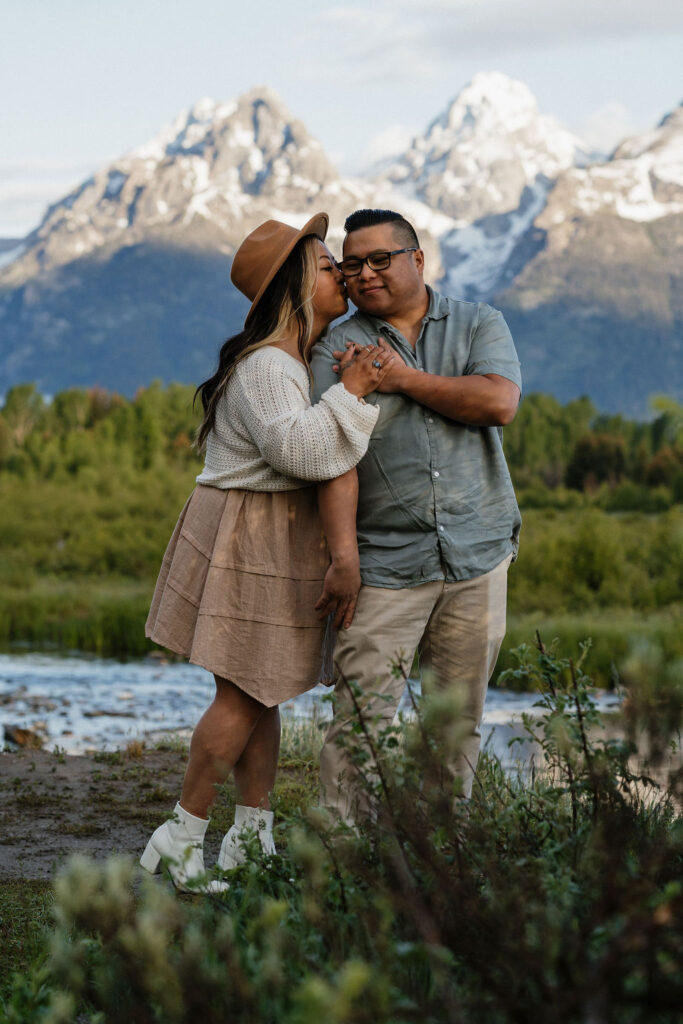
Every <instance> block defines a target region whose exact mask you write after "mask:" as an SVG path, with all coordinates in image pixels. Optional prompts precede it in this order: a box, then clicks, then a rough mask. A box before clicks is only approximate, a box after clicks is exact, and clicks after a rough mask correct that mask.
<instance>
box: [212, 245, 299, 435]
mask: <svg viewBox="0 0 683 1024" xmlns="http://www.w3.org/2000/svg"><path fill="white" fill-rule="evenodd" d="M317 277H318V238H316V237H315V236H314V235H307V236H306V237H305V238H302V239H301V241H300V242H298V243H297V245H296V246H295V247H294V249H293V250H292V252H291V253H290V254H289V256H288V257H287V259H286V260H285V262H284V263H283V265H282V266H281V267H280V269H279V270H278V272H277V274H276V275H275V277H274V278H273V280H272V281H271V282H270V284H269V285H268V287H267V288H266V290H265V292H264V293H263V296H262V297H261V300H260V301H259V303H258V305H257V307H256V309H255V310H254V312H253V314H252V317H251V319H250V321H249V324H248V325H247V326H246V327H245V328H244V329H243V330H242V331H240V333H239V334H236V335H234V336H233V337H232V338H228V340H227V341H226V342H225V343H224V344H223V346H222V348H221V350H220V353H219V356H218V369H217V370H216V372H215V373H214V374H213V376H212V377H209V379H208V380H205V381H204V383H203V384H200V385H199V387H198V388H197V390H196V391H195V395H194V397H195V400H196V398H197V395H199V396H200V397H201V401H202V407H203V409H204V417H203V419H202V422H201V424H200V426H199V429H198V431H197V437H196V442H195V444H196V447H197V448H198V449H199V450H201V449H202V448H203V447H204V445H205V444H206V438H207V437H208V434H209V431H210V430H211V428H212V427H213V425H214V423H215V421H216V408H217V405H218V402H219V401H220V399H221V398H222V397H223V395H224V394H225V389H226V387H227V386H228V381H229V380H230V377H231V375H232V373H233V371H234V369H235V367H236V366H237V364H238V363H239V362H240V361H241V360H242V359H244V358H246V356H248V355H249V354H250V353H251V352H255V351H256V350H257V349H259V348H263V346H264V345H273V344H275V343H277V342H279V341H283V340H284V339H285V338H286V337H288V336H290V335H291V333H292V329H293V328H294V327H295V328H296V331H297V345H298V349H299V352H300V354H301V357H302V359H303V360H304V362H305V364H306V366H308V365H309V362H310V352H311V348H312V346H313V296H314V294H315V286H316V280H317Z"/></svg>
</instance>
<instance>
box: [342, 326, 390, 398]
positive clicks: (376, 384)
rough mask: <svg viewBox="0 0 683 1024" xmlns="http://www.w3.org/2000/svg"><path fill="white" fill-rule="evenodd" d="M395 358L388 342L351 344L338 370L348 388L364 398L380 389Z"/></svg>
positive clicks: (353, 393)
mask: <svg viewBox="0 0 683 1024" xmlns="http://www.w3.org/2000/svg"><path fill="white" fill-rule="evenodd" d="M382 340H383V339H380V341H382ZM335 356H336V352H335ZM395 360H396V353H395V352H394V350H393V349H392V348H390V347H389V346H388V345H387V344H386V342H384V345H383V346H380V345H366V346H359V345H351V346H349V347H348V348H347V351H346V353H345V354H344V355H343V356H342V357H341V359H340V361H339V364H338V370H337V372H338V373H339V377H340V379H341V381H342V383H343V385H344V387H345V388H346V390H347V391H350V392H351V394H352V395H355V396H356V397H357V398H362V397H363V396H364V395H369V394H370V392H371V391H376V390H379V389H380V385H381V384H382V381H383V380H384V378H385V377H386V376H387V374H388V373H389V371H390V370H391V368H392V366H393V364H394V361H395Z"/></svg>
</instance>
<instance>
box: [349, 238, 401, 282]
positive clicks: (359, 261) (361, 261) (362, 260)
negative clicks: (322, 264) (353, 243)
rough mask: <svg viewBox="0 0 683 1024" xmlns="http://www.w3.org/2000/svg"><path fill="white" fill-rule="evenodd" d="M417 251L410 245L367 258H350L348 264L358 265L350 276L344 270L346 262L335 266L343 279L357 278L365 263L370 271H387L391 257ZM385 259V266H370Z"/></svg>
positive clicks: (372, 254)
mask: <svg viewBox="0 0 683 1024" xmlns="http://www.w3.org/2000/svg"><path fill="white" fill-rule="evenodd" d="M417 249H418V247H417V246H416V245H412V246H410V248H408V249H393V250H392V251H391V252H384V250H381V251H380V252H371V253H370V254H369V255H368V256H362V257H361V256H351V257H350V258H349V261H348V262H353V263H354V264H358V270H354V271H353V272H352V273H351V274H349V273H347V271H345V270H344V263H345V262H347V261H346V260H342V261H341V263H338V264H337V266H338V268H339V269H340V270H341V272H342V274H343V275H344V277H358V275H359V274H360V272H361V270H362V269H363V264H364V263H367V265H368V267H369V268H370V270H380V271H381V270H388V269H389V267H390V266H391V257H392V256H399V255H400V254H401V253H402V252H417ZM385 257H388V261H387V264H386V266H382V267H373V265H372V261H373V260H377V259H381V260H384V258H385Z"/></svg>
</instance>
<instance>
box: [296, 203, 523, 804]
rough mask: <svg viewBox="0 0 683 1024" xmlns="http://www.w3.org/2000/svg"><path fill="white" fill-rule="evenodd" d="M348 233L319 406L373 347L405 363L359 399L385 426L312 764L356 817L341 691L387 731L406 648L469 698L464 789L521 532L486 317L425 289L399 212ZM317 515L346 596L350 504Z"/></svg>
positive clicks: (369, 479)
mask: <svg viewBox="0 0 683 1024" xmlns="http://www.w3.org/2000/svg"><path fill="white" fill-rule="evenodd" d="M345 230H346V232H347V234H346V237H345V240H344V249H343V259H342V263H341V270H342V273H343V274H344V277H345V280H346V287H347V290H348V294H349V298H350V299H351V301H352V302H353V303H354V305H355V306H356V307H357V312H356V313H355V314H354V316H352V317H351V318H350V320H347V321H345V322H343V323H341V324H340V325H339V326H337V327H335V328H333V329H332V331H331V332H330V333H329V335H328V336H327V337H326V338H324V339H323V341H322V342H320V343H319V344H318V345H317V346H316V348H315V349H314V355H313V359H312V364H311V369H312V372H313V379H314V401H317V400H318V398H319V397H320V395H321V394H322V392H323V391H325V390H326V389H327V388H328V387H330V386H331V385H332V384H334V383H335V382H336V381H337V380H338V377H337V375H336V373H335V367H337V368H338V372H341V373H343V370H344V366H345V365H346V363H347V362H348V360H349V358H352V357H353V352H354V351H357V348H356V347H357V346H365V345H368V344H377V339H378V338H382V339H384V342H383V343H382V344H385V343H386V344H388V346H390V348H391V349H393V350H395V351H396V352H397V353H399V354H400V356H401V360H397V359H395V360H394V364H395V365H394V366H393V367H392V369H391V370H390V371H389V372H388V374H387V375H386V376H385V378H384V380H383V383H382V385H381V387H380V391H381V393H377V392H375V393H373V394H372V395H369V396H368V397H367V399H366V400H367V401H369V402H376V403H377V404H378V405H379V406H380V415H379V419H378V421H377V425H376V427H375V429H374V431H373V434H372V437H371V439H370V447H369V450H368V453H367V454H366V456H365V457H364V458H363V460H362V461H361V463H360V464H359V466H358V487H359V492H358V494H359V497H358V511H357V519H356V529H357V537H358V551H359V556H360V573H361V578H362V586H361V588H360V592H359V595H358V602H357V607H356V612H355V618H354V619H353V622H351V624H350V625H348V628H345V629H342V630H341V631H340V632H339V634H338V639H337V645H336V648H335V653H334V661H335V666H336V672H337V684H336V685H337V693H336V700H335V716H334V719H333V722H332V724H331V726H330V729H329V731H328V733H327V736H326V739H325V743H324V746H323V750H322V754H321V782H322V786H323V799H324V802H325V804H326V805H327V806H328V807H330V808H331V809H332V810H334V811H336V812H337V813H338V814H339V815H340V816H341V817H342V818H344V819H345V820H347V821H349V822H352V821H353V820H355V819H356V818H357V816H358V815H359V813H361V811H362V808H361V807H360V805H359V801H360V800H361V796H360V790H359V789H358V788H356V787H354V784H353V781H354V774H355V769H354V766H353V764H352V763H351V761H350V759H349V757H348V755H347V753H346V752H345V750H344V745H343V743H342V742H340V740H342V739H343V738H344V735H348V734H349V731H350V729H351V727H352V725H353V721H354V715H353V709H352V707H351V706H350V700H349V695H348V688H347V685H346V682H345V681H346V680H349V681H355V682H357V683H358V684H359V685H360V687H361V689H362V691H363V692H364V693H366V694H372V693H377V694H381V695H382V696H381V697H375V698H371V699H370V703H369V705H368V707H367V709H366V715H367V716H368V719H374V718H377V719H378V721H377V722H376V724H375V725H374V726H373V728H374V729H377V730H380V729H382V728H384V727H385V726H386V725H388V724H390V723H391V721H392V719H393V717H394V714H395V711H396V708H397V706H398V703H399V701H400V698H401V696H402V693H403V689H404V680H403V678H402V676H401V675H399V676H397V675H396V674H395V673H392V671H391V664H392V662H394V663H395V662H396V661H397V660H399V661H400V663H401V665H402V666H403V668H404V669H405V671H409V670H410V666H411V664H412V660H413V657H414V653H415V650H416V649H417V650H418V651H419V656H420V666H421V668H422V669H424V668H428V669H430V670H431V673H430V674H431V676H432V678H433V685H434V686H435V687H437V688H455V687H459V688H462V689H463V691H464V694H465V704H464V708H463V712H462V714H463V718H464V720H465V721H466V722H467V736H466V739H465V742H464V744H463V749H462V753H461V755H460V756H459V758H458V759H457V761H456V762H455V763H454V764H452V765H450V766H449V767H450V769H451V772H452V774H453V776H454V778H456V779H460V780H461V783H460V792H461V793H462V795H464V796H469V795H470V793H471V789H472V781H473V771H474V767H475V766H476V762H477V757H478V754H479V746H480V722H481V717H482V713H483V708H484V700H485V697H486V690H487V686H488V681H489V679H490V677H491V674H492V672H493V669H494V666H495V663H496V659H497V657H498V652H499V650H500V645H501V643H502V640H503V636H504V634H505V605H506V596H507V569H508V565H509V564H510V562H511V561H512V560H513V559H514V558H515V557H516V553H517V543H518V534H519V528H520V523H521V519H520V514H519V509H518V507H517V502H516V500H515V495H514V491H513V488H512V483H511V480H510V475H509V473H508V469H507V465H506V462H505V457H504V455H503V449H502V431H501V430H500V427H502V426H503V425H505V424H506V423H510V422H511V421H512V419H513V417H514V416H515V413H516V410H517V406H518V403H519V398H520V388H521V376H520V370H519V361H518V359H517V353H516V352H515V348H514V344H513V342H512V338H511V337H510V332H509V330H508V328H507V325H506V324H505V321H504V319H503V317H502V315H501V314H500V313H499V312H498V311H497V310H495V309H493V308H492V307H490V306H488V305H486V304H484V303H471V302H463V301H460V300H456V299H450V298H447V297H446V296H444V295H439V294H438V293H436V292H434V291H433V290H432V289H430V288H428V287H426V286H425V283H424V280H423V272H424V254H423V252H422V250H421V249H420V247H419V242H418V239H417V236H416V234H415V231H414V230H413V228H412V227H411V225H410V224H409V223H408V222H407V221H406V220H405V219H404V218H403V217H402V216H401V215H400V214H398V213H394V212H392V211H388V210H358V211H357V212H356V213H353V214H352V215H351V216H350V217H348V218H347V220H346V224H345ZM345 348H347V350H348V351H347V354H344V349H345ZM321 515H322V516H323V521H324V524H325V526H326V532H327V534H328V538H332V541H331V547H332V558H333V563H334V562H335V560H338V563H339V564H338V566H337V570H336V571H337V573H338V576H337V580H338V587H337V592H336V593H329V592H328V594H327V595H326V597H327V598H328V599H331V600H341V599H342V598H343V596H344V581H343V575H344V571H346V572H347V577H346V581H345V583H346V589H347V591H348V587H349V579H351V578H352V577H353V574H354V566H353V564H352V563H351V564H349V563H348V562H347V563H346V564H345V565H344V564H342V563H343V561H344V558H346V557H347V555H346V553H343V554H342V553H339V552H336V551H335V550H334V538H335V537H344V536H347V537H348V525H349V522H350V521H352V518H353V515H354V502H353V500H352V498H350V500H349V501H347V502H346V503H345V505H344V507H341V508H340V507H337V508H336V509H335V510H334V512H333V511H332V510H331V509H330V507H329V505H327V506H323V504H321ZM332 515H336V516H337V517H338V521H337V522H336V523H331V522H330V520H331V517H332ZM325 520H327V522H326V523H325ZM328 527H329V529H328ZM337 556H339V558H338V559H337ZM331 575H332V574H331ZM321 607H322V608H323V610H324V609H325V607H326V605H325V601H322V603H321ZM351 615H352V612H351V614H349V613H347V614H345V616H344V622H345V625H346V624H348V623H349V621H350V619H351Z"/></svg>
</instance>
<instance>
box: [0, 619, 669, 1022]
mask: <svg viewBox="0 0 683 1024" xmlns="http://www.w3.org/2000/svg"><path fill="white" fill-rule="evenodd" d="M584 657H585V651H584V655H583V657H582V658H580V659H579V661H578V662H577V663H576V664H574V663H572V662H571V661H570V660H569V659H562V658H558V657H557V655H556V654H555V653H554V651H553V650H552V649H547V648H546V647H545V646H544V645H543V644H542V642H541V641H540V638H539V639H538V643H537V647H536V649H535V650H533V649H530V648H526V647H522V648H519V649H518V651H517V665H516V667H515V668H514V669H512V670H511V672H512V674H521V675H524V676H525V677H527V683H529V684H531V685H534V686H536V687H537V688H538V690H539V701H538V707H537V710H538V712H539V714H538V716H533V717H532V716H529V717H527V719H526V721H525V725H526V729H527V732H528V734H529V735H530V736H531V737H532V738H534V739H535V740H536V742H537V744H538V750H539V757H538V763H536V764H532V765H530V766H527V767H526V768H525V769H520V771H519V773H518V774H517V775H515V776H510V775H506V774H505V773H504V772H503V770H502V769H501V766H500V764H499V763H498V762H497V761H496V760H494V759H491V758H487V757H482V759H481V760H480V764H479V766H478V770H477V775H476V779H475V785H474V790H473V795H472V799H471V800H470V801H464V800H462V799H461V798H460V797H459V795H458V785H457V783H456V782H454V780H453V779H452V777H451V776H450V774H449V772H448V770H447V769H446V765H448V764H449V763H450V762H451V761H452V759H453V757H454V755H455V754H456V753H457V750H458V746H459V742H458V741H459V735H460V732H461V726H460V722H459V717H458V705H459V702H458V700H457V698H456V699H454V698H452V697H451V696H436V697H433V698H431V699H430V700H426V701H425V702H424V704H423V705H422V706H421V707H420V708H419V709H418V711H419V714H417V715H416V717H415V720H414V721H413V722H410V723H403V725H402V727H401V729H396V728H391V729H388V730H386V731H385V732H384V733H383V734H382V735H381V736H380V738H379V740H378V741H377V742H375V741H372V742H371V743H368V742H367V737H368V735H369V732H368V730H367V724H368V723H367V721H366V719H365V718H364V698H363V696H362V695H361V694H360V693H358V691H357V690H354V689H353V686H352V691H353V694H354V699H355V701H356V703H357V708H358V721H357V732H356V736H355V739H354V741H353V747H352V754H353V756H354V758H355V759H356V762H357V767H358V769H359V772H360V775H361V779H362V786H363V788H364V791H365V793H364V795H365V797H366V799H367V802H368V803H369V804H370V805H371V807H372V808H373V813H372V814H371V816H370V818H369V820H367V821H366V822H365V823H364V824H362V825H361V826H360V828H359V829H358V830H357V831H354V830H350V829H347V828H345V827H343V826H341V825H338V824H335V823H333V822H331V821H330V819H329V817H328V815H327V814H326V813H325V812H324V811H323V810H322V809H320V808H315V807H308V808H306V807H302V809H301V813H300V815H298V816H293V817H290V819H289V820H287V821H286V822H285V823H284V826H283V827H282V828H281V837H280V846H281V847H282V849H283V851H284V852H283V853H282V854H281V855H279V856H275V857H272V858H270V859H269V860H268V862H267V863H266V864H265V865H264V864H262V863H259V861H258V859H257V858H256V857H254V859H253V860H252V861H251V862H250V863H249V864H247V865H245V866H244V867H241V868H238V869H236V870H235V871H233V872H230V873H229V875H228V876H227V877H229V879H230V881H231V888H230V890H229V892H228V893H227V894H226V895H225V897H216V898H213V899H211V898H204V899H195V900H187V899H185V900H182V899H179V898H178V897H176V896H175V894H173V893H172V892H169V891H168V890H167V889H164V888H162V887H160V886H158V885H155V884H154V883H153V882H152V881H151V880H143V884H142V885H140V886H137V884H136V881H135V879H136V870H135V868H134V866H133V865H132V864H131V863H130V862H124V861H116V860H114V861H109V862H107V863H106V864H103V865H96V864H93V863H92V862H88V861H73V862H72V863H71V864H70V865H69V866H68V867H67V869H66V870H65V872H64V873H63V874H62V875H61V876H60V878H59V880H58V882H57V885H56V904H57V927H56V930H55V933H54V936H53V940H52V951H51V954H50V958H49V961H48V963H47V965H45V966H43V967H41V968H36V972H35V974H34V976H33V977H32V978H31V977H29V978H28V979H27V978H26V977H24V978H23V979H21V984H18V985H17V988H16V990H15V995H14V997H13V999H12V1000H11V1002H10V1005H9V1006H8V1020H10V1021H22V1022H27V1024H31V1022H33V1021H39V1020H40V1021H49V1022H52V1024H57V1022H60V1021H63V1022H67V1021H73V1020H75V1019H83V1020H84V1021H85V1020H88V1021H90V1022H92V1024H95V1022H104V1021H106V1022H119V1021H120V1022H123V1021H126V1022H128V1021H133V1022H136V1024H138V1022H139V1024H146V1022H150V1024H151V1022H152V1021H169V1022H190V1021H193V1022H194V1021H196V1020H197V1019H202V1020H203V1021H205V1022H207V1024H212V1022H219V1021H220V1022H222V1021H231V1022H232V1021H235V1022H237V1021H240V1022H241V1021H244V1022H275V1021H277V1022H278V1024H281V1022H282V1024H319V1022H322V1021H324V1022H327V1021H329V1022H342V1021H348V1022H359V1024H362V1022H366V1021H367V1022H368V1024H370V1022H372V1024H375V1022H387V1024H389V1022H390V1024H402V1022H406V1024H407V1022H417V1021H419V1022H420V1024H443V1022H447V1024H527V1022H529V1021H541V1022H543V1024H588V1022H590V1024H603V1022H604V1024H612V1022H615V1024H617V1022H618V1024H641V1022H643V1024H644V1022H647V1024H674V1022H678V1021H679V1020H680V1007H681V1005H683V977H682V974H681V963H680V956H681V949H682V947H683V885H682V882H681V878H682V875H683V871H682V868H683V828H682V822H681V819H680V817H677V816H676V810H675V809H676V807H677V806H678V807H679V808H680V798H681V776H680V771H677V770H675V769H673V770H671V771H669V770H668V768H666V757H667V752H668V744H669V743H670V741H671V739H672V738H674V737H675V735H676V732H677V730H678V729H679V728H680V717H681V715H680V712H681V700H680V697H681V679H680V675H676V672H675V671H674V670H673V669H671V671H670V673H669V676H667V680H666V686H665V689H664V692H663V696H662V697H659V696H657V694H656V693H655V691H654V690H653V689H652V688H651V687H650V686H649V672H650V670H651V668H652V664H653V662H652V658H650V660H649V661H648V660H647V659H646V658H645V657H644V656H643V655H640V656H639V658H640V660H638V658H634V660H633V663H632V665H631V667H630V673H631V675H630V678H629V679H628V680H627V682H628V686H629V690H628V696H627V702H628V704H627V706H628V716H629V717H628V729H627V733H626V736H625V737H622V736H615V737H612V736H611V735H610V734H609V731H605V730H603V729H602V724H603V723H601V721H600V719H599V716H598V713H597V710H596V706H595V702H594V699H593V690H592V686H591V681H590V679H589V678H588V676H587V675H586V674H585V671H584V661H583V658H584ZM660 699H661V700H663V701H664V703H663V705H662V708H663V709H665V710H666V714H665V715H663V716H662V715H659V714H658V713H657V702H658V701H659V700H660ZM663 723H664V724H663ZM653 730H654V731H656V740H655V741H653V739H652V737H653V735H654V731H653ZM642 731H644V733H645V741H646V742H645V744H644V747H645V749H646V753H648V756H649V758H650V761H649V763H644V762H643V761H642V760H639V757H638V750H637V745H636V742H635V740H636V738H637V737H639V736H640V734H641V732H642ZM665 732H666V733H668V737H667V736H665V735H664V733H665ZM655 773H656V774H657V778H658V782H656V781H655V780H654V778H653V777H652V776H653V774H655ZM255 845H257V844H256V841H255ZM79 1014H81V1015H82V1017H79V1016H78V1015H79Z"/></svg>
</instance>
